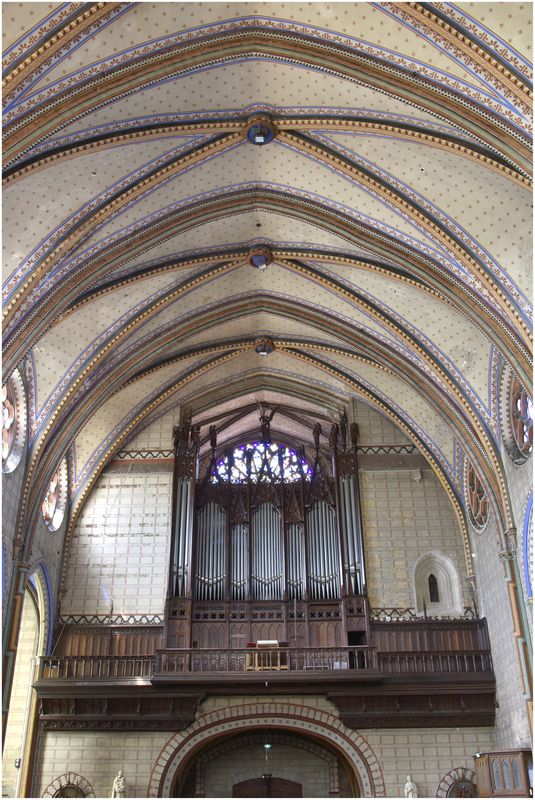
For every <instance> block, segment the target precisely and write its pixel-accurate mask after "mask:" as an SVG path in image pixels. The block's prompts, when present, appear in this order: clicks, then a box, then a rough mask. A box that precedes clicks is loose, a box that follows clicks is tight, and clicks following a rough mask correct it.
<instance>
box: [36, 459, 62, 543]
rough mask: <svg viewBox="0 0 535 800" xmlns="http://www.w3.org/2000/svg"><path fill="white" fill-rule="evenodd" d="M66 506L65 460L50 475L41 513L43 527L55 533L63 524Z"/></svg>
mask: <svg viewBox="0 0 535 800" xmlns="http://www.w3.org/2000/svg"><path fill="white" fill-rule="evenodd" d="M66 505H67V464H66V462H65V459H63V461H62V462H61V464H60V466H59V467H58V468H57V470H56V471H55V472H54V474H53V475H52V478H51V479H50V483H49V484H48V488H47V490H46V493H45V497H44V500H43V503H42V505H41V512H42V514H43V519H44V521H45V525H46V526H47V528H48V529H49V530H51V531H57V530H58V528H59V527H60V525H61V523H62V522H63V517H64V516H65V508H66Z"/></svg>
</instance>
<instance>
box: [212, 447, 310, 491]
mask: <svg viewBox="0 0 535 800" xmlns="http://www.w3.org/2000/svg"><path fill="white" fill-rule="evenodd" d="M301 475H303V477H304V478H305V480H306V479H310V475H311V469H310V467H309V465H308V463H307V461H306V460H305V458H304V456H300V455H298V454H297V453H296V452H295V450H292V449H291V448H289V447H287V446H286V445H284V444H276V443H275V442H273V443H271V444H264V443H263V442H248V443H247V444H243V445H240V447H236V448H234V450H233V451H232V453H231V454H230V455H226V456H224V457H223V458H221V459H220V460H219V461H218V462H217V464H216V465H215V468H214V469H213V471H212V478H211V479H212V483H218V482H220V481H229V482H230V483H247V481H251V483H272V482H274V483H278V482H282V481H283V482H284V483H294V482H297V481H299V480H301Z"/></svg>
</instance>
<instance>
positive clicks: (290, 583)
mask: <svg viewBox="0 0 535 800" xmlns="http://www.w3.org/2000/svg"><path fill="white" fill-rule="evenodd" d="M271 416H273V413H272V415H271ZM270 419H271V417H269V418H267V417H266V416H264V417H262V418H261V423H262V424H261V435H260V436H259V437H258V439H257V440H254V441H250V442H248V443H246V444H244V445H243V446H241V447H239V448H235V449H234V451H233V452H227V453H226V454H223V453H220V454H219V458H218V457H216V453H217V441H216V432H215V430H213V429H211V431H210V440H211V444H212V455H211V459H210V460H209V463H208V466H207V468H206V470H205V471H204V474H203V475H200V476H197V470H198V451H199V441H200V431H199V429H198V428H192V427H191V425H190V424H189V423H188V422H186V423H185V424H184V425H182V426H181V427H179V428H176V429H175V472H174V489H173V491H174V502H173V530H172V539H171V563H170V580H169V592H168V600H167V616H166V620H167V624H166V643H167V646H168V647H199V648H210V647H225V648H233V647H243V646H244V645H245V643H246V642H250V641H256V640H261V639H269V640H276V641H290V642H295V644H296V645H297V644H299V645H301V646H308V645H324V646H330V645H337V646H338V645H347V644H355V643H356V642H358V643H359V644H364V643H365V642H366V632H367V629H368V621H367V603H366V596H365V595H366V589H365V571H364V549H363V539H362V525H361V515H360V499H359V487H358V470H357V431H356V426H350V427H349V429H348V425H347V419H346V418H345V417H342V419H341V422H340V425H334V426H333V428H332V430H331V434H330V437H329V442H330V448H331V454H332V463H331V464H327V463H326V460H325V459H324V458H322V457H320V445H319V442H320V436H321V428H320V426H319V425H317V426H316V428H315V430H314V441H315V453H313V454H312V458H310V459H309V462H310V464H309V463H308V462H307V460H306V457H305V450H304V448H299V451H298V452H295V451H293V450H290V449H289V448H288V447H287V446H285V445H283V444H280V443H279V444H277V443H272V442H271V437H270V434H269V421H270ZM348 430H349V432H350V437H348ZM356 598H358V602H356V603H355V602H354V600H355V599H356ZM355 608H358V609H359V610H360V611H359V613H358V614H355V613H353V612H354V609H355ZM352 637H353V638H352ZM355 637H357V638H356V639H355ZM351 639H352V640H351Z"/></svg>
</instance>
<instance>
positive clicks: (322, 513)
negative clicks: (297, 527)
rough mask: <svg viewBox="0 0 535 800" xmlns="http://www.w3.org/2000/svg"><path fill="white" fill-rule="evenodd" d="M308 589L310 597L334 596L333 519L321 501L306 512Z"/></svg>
mask: <svg viewBox="0 0 535 800" xmlns="http://www.w3.org/2000/svg"><path fill="white" fill-rule="evenodd" d="M307 528H308V530H307V534H308V555H309V568H308V578H309V591H310V596H311V598H312V599H314V600H333V599H335V598H337V597H338V585H339V580H340V576H339V569H338V543H337V531H336V519H335V514H334V511H333V509H332V508H331V507H330V506H329V505H328V504H327V503H325V502H324V501H319V502H317V503H315V504H314V505H313V506H312V508H310V510H309V511H308V515H307Z"/></svg>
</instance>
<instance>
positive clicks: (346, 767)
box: [147, 698, 385, 797]
mask: <svg viewBox="0 0 535 800" xmlns="http://www.w3.org/2000/svg"><path fill="white" fill-rule="evenodd" d="M236 699H237V698H236ZM276 734H277V735H278V734H281V735H282V736H286V737H291V738H290V739H286V740H282V739H281V740H280V743H281V745H282V744H284V747H285V748H290V747H291V748H294V749H296V748H297V749H298V750H302V749H303V748H308V752H309V753H310V756H307V760H310V759H311V758H312V756H314V755H315V756H318V757H319V758H321V757H322V755H323V761H324V762H327V761H330V762H331V763H332V762H333V761H334V762H336V763H337V764H338V768H337V773H338V778H339V786H338V791H339V790H340V789H341V788H342V785H343V786H344V794H343V795H342V793H340V796H346V797H384V796H385V785H384V779H383V775H382V771H381V767H380V765H379V762H378V760H377V757H376V755H375V753H374V752H373V750H372V748H371V747H370V745H369V744H368V742H367V741H366V739H364V737H363V736H361V735H360V734H358V733H357V732H356V731H353V730H351V729H349V728H346V726H345V725H344V724H343V723H342V722H341V721H340V719H339V718H338V716H336V715H335V714H332V713H330V712H329V711H327V710H320V709H317V708H314V709H312V708H310V707H308V706H304V705H300V704H298V703H292V702H285V703H281V702H265V703H263V702H258V703H244V704H239V703H236V700H234V701H232V700H230V698H229V702H228V703H227V704H225V707H223V708H219V709H217V710H214V709H213V707H212V708H210V706H208V707H207V708H206V711H205V712H203V711H201V713H200V714H199V716H198V717H197V719H196V720H195V721H194V722H193V723H192V724H191V725H190V726H189V727H188V728H186V729H185V730H183V731H180V732H179V733H176V734H175V735H174V736H172V737H171V738H170V739H169V740H168V741H167V743H166V744H165V746H164V747H163V748H162V750H161V752H160V755H159V756H158V759H157V760H156V762H155V764H154V767H153V769H152V773H151V777H150V780H149V785H148V788H147V797H177V796H179V797H180V796H182V797H191V796H194V795H197V796H206V797H209V796H217V795H219V796H225V797H231V796H232V787H233V786H234V785H235V784H239V783H240V782H241V781H243V780H247V779H250V778H259V777H260V778H261V777H262V775H263V774H270V775H271V776H272V777H275V778H281V779H285V780H293V781H295V782H296V783H302V780H301V779H300V772H302V769H301V767H302V764H303V763H304V760H303V758H302V757H299V758H297V767H296V768H295V769H292V770H291V771H288V770H286V771H285V772H282V771H281V770H283V769H286V767H287V766H288V764H287V763H286V762H284V760H282V761H281V760H279V761H278V762H276V761H275V747H276V746H278V744H277V743H276V740H275V738H272V739H271V740H270V739H269V738H268V740H267V743H268V744H272V748H270V753H271V755H270V756H269V757H268V765H270V769H269V772H268V770H266V768H265V764H266V761H265V748H264V744H266V735H267V736H268V737H275V735H276ZM239 736H249V737H251V736H253V738H252V739H251V738H250V739H248V740H247V747H251V748H256V750H255V756H254V759H256V761H255V763H252V762H251V761H250V769H249V768H248V769H249V773H248V774H244V768H243V767H244V763H245V760H244V748H243V747H242V749H241V750H240V749H239V748H235V747H234V744H235V742H236V741H238V738H239ZM254 737H256V738H254ZM243 744H244V741H243V742H242V745H243ZM227 745H228V746H229V747H230V750H231V751H232V750H234V756H233V757H230V756H229V755H228V754H227V755H225V753H224V752H222V753H220V755H221V757H222V758H223V761H224V762H225V766H226V767H228V772H229V774H228V776H227V783H228V786H227V787H226V788H225V789H224V790H221V791H218V792H217V793H216V794H209V791H213V789H211V788H210V787H207V786H206V785H204V786H202V785H201V783H200V781H201V778H202V773H203V768H204V774H205V778H206V774H207V773H206V763H212V762H213V758H215V756H216V755H217V750H216V749H215V748H217V747H219V746H221V747H223V748H225V747H226V746H227ZM282 752H283V750H282V747H281V751H280V754H282ZM320 753H321V754H320ZM293 755H294V756H295V753H294V754H293ZM218 757H219V756H218ZM262 758H263V759H264V760H263V761H262ZM203 759H204V767H203ZM294 763H295V759H294ZM318 763H319V762H318V761H316V767H317V766H318ZM271 765H275V766H276V769H275V768H271ZM279 765H280V766H279ZM216 766H217V765H216ZM253 767H254V771H252V770H253ZM324 771H328V769H327V770H326V768H325V763H324ZM230 773H232V775H231V774H230ZM210 779H211V776H210ZM229 787H230V788H229ZM331 787H332V784H331ZM332 788H334V787H332ZM332 788H329V784H328V781H327V784H326V786H325V787H324V789H323V790H322V791H323V794H318V793H317V791H316V789H314V788H313V789H312V790H311V791H309V790H308V789H307V788H306V787H305V786H304V785H303V786H302V791H303V796H305V797H307V796H310V797H314V796H315V797H318V796H322V797H325V796H329V794H330V792H331V790H332Z"/></svg>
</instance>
